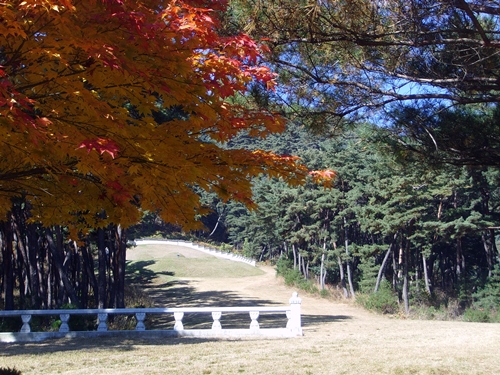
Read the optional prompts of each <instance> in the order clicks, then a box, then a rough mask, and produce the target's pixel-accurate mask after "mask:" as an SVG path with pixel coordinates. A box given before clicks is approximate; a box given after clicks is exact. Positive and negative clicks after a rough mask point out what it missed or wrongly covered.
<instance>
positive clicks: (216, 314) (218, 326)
mask: <svg viewBox="0 0 500 375" xmlns="http://www.w3.org/2000/svg"><path fill="white" fill-rule="evenodd" d="M221 316H222V312H221V311H213V312H212V319H213V320H214V322H213V323H212V329H213V330H214V331H220V330H221V329H222V326H221V324H220V318H221Z"/></svg>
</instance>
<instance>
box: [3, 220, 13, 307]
mask: <svg viewBox="0 0 500 375" xmlns="http://www.w3.org/2000/svg"><path fill="white" fill-rule="evenodd" d="M9 217H10V215H9ZM2 240H3V241H2V242H3V243H2V244H1V245H2V260H3V293H4V308H5V310H14V269H13V257H14V252H13V248H12V242H13V234H12V226H11V222H10V220H8V221H4V222H2Z"/></svg>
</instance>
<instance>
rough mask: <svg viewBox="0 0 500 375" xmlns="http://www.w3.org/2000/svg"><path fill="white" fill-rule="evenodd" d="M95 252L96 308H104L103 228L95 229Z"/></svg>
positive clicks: (104, 264) (105, 298)
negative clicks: (96, 261) (96, 278)
mask: <svg viewBox="0 0 500 375" xmlns="http://www.w3.org/2000/svg"><path fill="white" fill-rule="evenodd" d="M97 254H98V263H99V265H98V267H99V270H98V292H97V295H98V297H97V300H98V304H97V308H99V309H104V308H106V307H107V291H106V243H105V238H104V229H102V228H99V229H98V230H97Z"/></svg>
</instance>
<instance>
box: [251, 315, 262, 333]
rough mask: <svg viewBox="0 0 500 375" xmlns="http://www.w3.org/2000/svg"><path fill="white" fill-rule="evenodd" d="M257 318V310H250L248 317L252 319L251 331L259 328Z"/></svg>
mask: <svg viewBox="0 0 500 375" xmlns="http://www.w3.org/2000/svg"><path fill="white" fill-rule="evenodd" d="M258 318H259V312H258V311H250V319H252V322H251V323H250V330H251V331H258V330H259V329H260V326H259V322H258V321H257V319H258Z"/></svg>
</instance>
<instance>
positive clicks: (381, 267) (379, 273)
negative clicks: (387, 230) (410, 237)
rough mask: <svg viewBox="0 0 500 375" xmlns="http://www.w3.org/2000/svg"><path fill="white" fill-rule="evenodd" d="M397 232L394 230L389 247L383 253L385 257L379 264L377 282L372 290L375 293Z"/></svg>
mask: <svg viewBox="0 0 500 375" xmlns="http://www.w3.org/2000/svg"><path fill="white" fill-rule="evenodd" d="M398 233H399V232H396V233H395V234H394V238H393V240H392V242H391V244H390V245H389V249H388V250H387V253H385V257H384V260H383V261H382V264H381V265H380V269H379V270H378V275H377V282H376V283H375V290H374V292H375V293H377V292H378V288H380V282H381V281H382V276H383V274H384V270H385V266H386V264H387V260H388V259H389V256H390V255H391V253H392V246H393V245H394V243H395V242H396V239H397V237H398Z"/></svg>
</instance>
